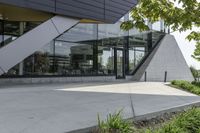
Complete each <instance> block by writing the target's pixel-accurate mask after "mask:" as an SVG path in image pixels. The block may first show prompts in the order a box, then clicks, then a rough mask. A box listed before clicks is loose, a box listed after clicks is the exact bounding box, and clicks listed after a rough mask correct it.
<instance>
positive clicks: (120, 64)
mask: <svg viewBox="0 0 200 133" xmlns="http://www.w3.org/2000/svg"><path fill="white" fill-rule="evenodd" d="M115 72H116V78H117V79H124V78H125V74H124V50H123V49H120V48H116V49H115Z"/></svg>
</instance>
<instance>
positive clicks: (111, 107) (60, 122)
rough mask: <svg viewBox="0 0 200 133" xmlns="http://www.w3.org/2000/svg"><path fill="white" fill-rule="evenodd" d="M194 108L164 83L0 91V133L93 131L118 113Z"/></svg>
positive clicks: (145, 114) (191, 98)
mask: <svg viewBox="0 0 200 133" xmlns="http://www.w3.org/2000/svg"><path fill="white" fill-rule="evenodd" d="M199 103H200V97H199V96H196V95H194V94H191V93H188V92H185V91H182V90H178V89H174V88H172V87H169V86H167V85H165V84H164V83H153V82H150V83H142V82H141V83H130V82H127V83H123V82H119V83H109V84H108V83H82V84H77V83H76V84H75V83H72V84H69V83H68V84H42V85H33V84H32V85H9V86H8V85H3V86H0V132H1V133H66V132H69V131H75V130H78V129H84V128H87V127H92V126H95V125H96V124H97V115H98V114H100V116H101V118H102V119H103V118H105V117H106V115H107V114H109V113H113V112H115V111H118V110H121V109H122V110H123V116H124V118H132V117H133V116H134V115H135V116H136V119H144V118H150V117H153V116H155V115H158V114H159V113H163V112H166V111H175V110H179V109H183V108H185V107H187V106H188V105H194V104H199ZM133 109H134V111H133Z"/></svg>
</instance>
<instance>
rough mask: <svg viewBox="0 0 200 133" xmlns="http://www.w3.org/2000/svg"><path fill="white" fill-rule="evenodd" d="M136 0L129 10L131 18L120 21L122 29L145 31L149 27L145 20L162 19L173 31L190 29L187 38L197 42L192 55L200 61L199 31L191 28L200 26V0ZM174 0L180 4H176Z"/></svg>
mask: <svg viewBox="0 0 200 133" xmlns="http://www.w3.org/2000/svg"><path fill="white" fill-rule="evenodd" d="M138 2H139V3H138V5H137V6H136V7H134V8H133V9H132V10H131V12H130V14H131V18H132V19H131V20H129V21H126V22H124V23H122V24H121V28H122V29H124V30H130V29H132V28H137V29H139V30H140V31H146V30H149V27H148V25H147V24H146V23H145V20H148V21H149V22H150V23H155V22H157V21H159V20H163V21H164V22H165V26H168V27H170V28H171V29H172V30H173V31H179V32H183V31H186V30H192V32H191V33H190V34H189V35H188V36H187V39H188V40H189V41H192V40H194V41H196V42H197V44H196V50H195V52H194V54H193V55H192V57H193V58H195V59H197V60H198V61H200V31H195V30H193V28H194V27H197V28H200V0H139V1H138ZM176 2H178V3H179V5H181V6H180V7H178V6H176V5H175V3H176Z"/></svg>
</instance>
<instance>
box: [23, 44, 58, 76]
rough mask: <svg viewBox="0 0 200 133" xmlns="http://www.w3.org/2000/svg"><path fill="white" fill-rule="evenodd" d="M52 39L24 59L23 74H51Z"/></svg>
mask: <svg viewBox="0 0 200 133" xmlns="http://www.w3.org/2000/svg"><path fill="white" fill-rule="evenodd" d="M53 55H54V41H52V42H50V43H49V44H47V45H45V46H44V47H43V48H42V49H40V50H38V51H36V52H35V53H34V54H33V55H31V56H30V57H28V58H26V59H25V60H24V63H23V64H24V75H53V74H54V70H53Z"/></svg>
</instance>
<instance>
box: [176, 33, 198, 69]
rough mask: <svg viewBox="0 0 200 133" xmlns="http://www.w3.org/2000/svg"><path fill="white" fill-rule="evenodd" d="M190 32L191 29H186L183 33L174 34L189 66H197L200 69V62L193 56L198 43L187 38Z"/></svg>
mask: <svg viewBox="0 0 200 133" xmlns="http://www.w3.org/2000/svg"><path fill="white" fill-rule="evenodd" d="M190 32H191V31H186V32H182V33H179V32H174V33H172V35H174V36H175V38H176V41H177V43H178V45H179V47H180V49H181V51H182V53H183V56H184V58H185V60H186V62H187V64H188V66H194V67H195V68H197V69H200V62H199V61H197V60H195V59H194V58H192V57H191V55H192V54H193V52H194V49H195V44H196V43H195V42H194V41H191V42H189V41H188V40H186V39H185V38H186V36H187V35H188V34H189V33H190Z"/></svg>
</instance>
